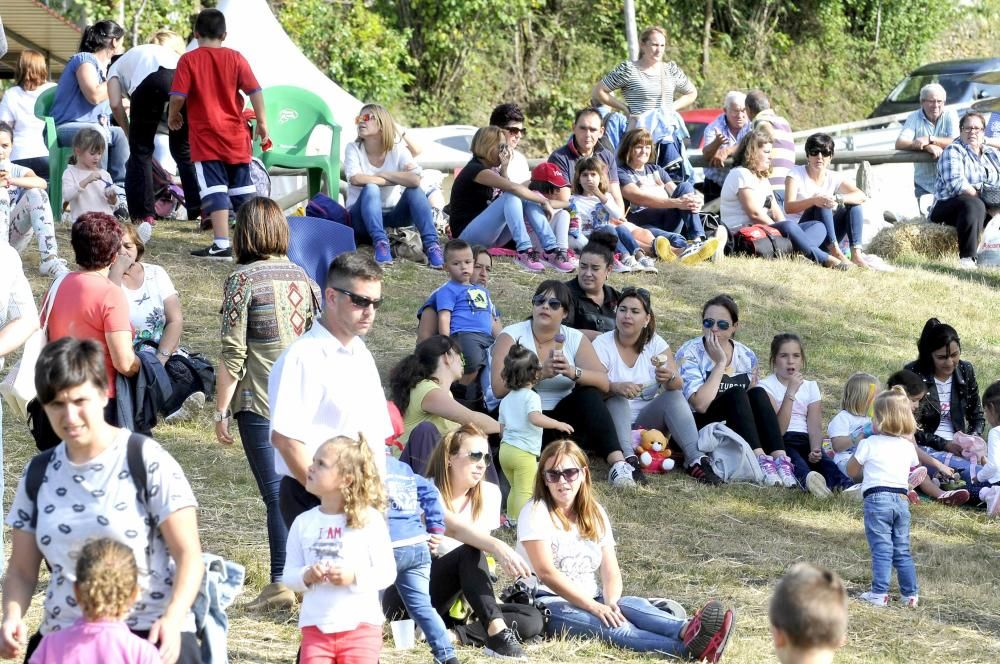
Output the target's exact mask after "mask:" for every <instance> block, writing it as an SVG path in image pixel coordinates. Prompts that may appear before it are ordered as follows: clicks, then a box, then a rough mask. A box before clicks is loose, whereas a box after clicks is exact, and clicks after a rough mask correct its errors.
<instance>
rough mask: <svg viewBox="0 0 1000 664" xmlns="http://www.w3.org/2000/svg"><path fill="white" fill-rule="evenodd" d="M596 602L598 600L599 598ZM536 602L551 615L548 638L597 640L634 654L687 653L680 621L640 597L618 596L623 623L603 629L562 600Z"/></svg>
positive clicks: (595, 619) (552, 598) (594, 619)
mask: <svg viewBox="0 0 1000 664" xmlns="http://www.w3.org/2000/svg"><path fill="white" fill-rule="evenodd" d="M597 601H599V602H600V601H602V600H601V598H600V597H598V598H597ZM538 602H539V603H541V604H543V605H544V606H545V608H546V609H548V610H549V611H550V612H551V616H550V617H549V622H548V624H546V625H545V633H546V634H547V635H548V636H550V637H552V636H557V635H561V634H566V635H568V636H580V637H585V638H595V637H596V638H598V639H600V640H602V641H605V642H607V643H611V644H613V645H616V646H618V647H619V648H627V649H629V650H633V651H636V652H659V653H664V654H667V655H674V656H677V657H683V656H685V655H686V654H687V649H686V648H685V647H684V642H683V641H682V640H681V629H682V628H683V627H684V621H683V620H678V619H677V618H674V617H673V616H672V615H670V614H669V613H667V612H665V611H660V610H659V609H658V608H656V607H655V606H653V605H652V604H650V603H649V602H648V601H647V600H645V599H642V598H640V597H622V598H621V599H619V600H618V608H619V609H621V612H622V614H623V615H624V616H625V619H626V620H627V622H626V623H625V624H624V625H622V626H621V627H615V628H614V629H611V628H609V627H605V625H604V623H602V622H601V619H600V618H598V617H597V616H595V615H594V614H592V613H590V612H588V611H584V610H583V609H580V608H577V607H575V606H573V605H572V604H570V603H569V602H567V601H566V600H565V599H563V598H562V597H558V596H551V595H550V596H544V597H539V598H538Z"/></svg>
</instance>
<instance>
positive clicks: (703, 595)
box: [3, 222, 1000, 664]
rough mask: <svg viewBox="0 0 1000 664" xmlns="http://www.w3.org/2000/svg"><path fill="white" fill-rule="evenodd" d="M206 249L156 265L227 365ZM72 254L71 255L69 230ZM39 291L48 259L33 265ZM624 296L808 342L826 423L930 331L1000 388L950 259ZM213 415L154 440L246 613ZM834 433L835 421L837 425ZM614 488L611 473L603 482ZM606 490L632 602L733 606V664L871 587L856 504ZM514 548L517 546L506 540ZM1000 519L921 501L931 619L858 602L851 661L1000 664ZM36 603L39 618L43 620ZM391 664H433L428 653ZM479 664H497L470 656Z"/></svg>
mask: <svg viewBox="0 0 1000 664" xmlns="http://www.w3.org/2000/svg"><path fill="white" fill-rule="evenodd" d="M205 241H206V237H205V235H203V234H198V233H196V232H193V231H191V230H190V228H189V226H188V225H187V224H181V223H174V222H171V223H163V224H161V225H160V226H158V227H157V229H156V237H155V239H154V241H153V242H152V243H151V244H150V246H149V247H148V249H147V253H146V260H147V262H150V263H157V264H160V265H162V266H164V267H165V268H166V269H167V270H168V272H169V273H170V275H171V277H172V278H173V279H174V282H175V284H176V285H177V287H178V289H179V290H180V292H181V299H182V303H183V306H184V314H185V320H186V326H185V328H186V329H185V334H184V338H183V343H184V344H185V345H188V346H190V347H192V348H194V349H196V350H198V351H201V352H204V353H206V354H208V355H209V356H212V357H213V358H215V357H217V351H218V343H217V337H218V311H219V303H220V297H221V287H222V281H223V279H224V278H225V276H226V274H227V273H228V272H229V270H231V268H232V265H231V264H229V263H215V262H207V261H204V260H200V261H199V260H195V259H192V258H191V257H190V256H188V251H189V250H190V249H192V248H195V247H198V246H201V245H202V244H203V243H204V242H205ZM60 244H61V252H62V253H63V255H67V254H68V253H69V242H68V238H67V237H66V231H65V229H62V228H61V229H60ZM24 258H25V264H26V265H27V266H28V270H29V272H30V274H31V276H32V277H33V286H34V288H35V291H36V293H39V294H40V293H41V290H42V288H43V283H42V281H41V280H40V279H38V278H35V277H36V270H35V268H34V266H35V265H37V262H36V261H37V256H36V255H35V254H33V253H29V254H26V255H25V257H24ZM493 275H494V276H493V282H492V284H491V286H492V292H493V294H494V297H495V299H496V301H497V304H498V305H499V306H500V308H501V309H502V311H503V312H504V314H505V320H508V321H513V320H517V319H521V318H523V317H525V316H526V315H527V313H528V309H529V307H528V304H529V299H530V295H531V292H532V290H533V285H534V284H535V283H537V280H538V278H537V277H535V276H532V275H528V274H526V273H524V272H521V271H518V270H515V269H514V268H513V267H512V266H511V264H510V263H508V262H503V261H498V263H497V266H496V269H495V270H494V273H493ZM441 280H442V276H441V274H440V273H434V272H432V271H430V270H427V269H424V268H418V267H416V266H414V265H412V264H404V265H397V266H394V267H392V268H390V269H389V271H388V275H387V279H386V284H385V291H384V294H385V297H386V298H387V304H386V306H385V307H383V308H382V309H380V310H379V313H378V318H377V320H376V324H375V328H374V330H373V332H372V333H371V335H370V336H369V338H368V343H369V345H370V346H371V348H372V351H373V353H374V354H375V357H376V360H377V362H378V365H379V368H380V370H381V372H382V374H383V377H385V376H386V375H387V373H388V370H389V368H390V367H391V366H392V365H393V364H394V363H395V362H396V361H397V360H398V359H399V358H400V357H401V356H402V355H403V354H405V353H406V352H407V350H408V349H410V348H411V347H412V343H413V338H414V331H415V317H414V312H415V310H416V308H417V306H418V304H419V303H420V302H421V301H422V300H423V298H424V296H425V295H426V293H428V292H429V291H430V290H431V289H432V288H434V287H435V286H436V285H437V284H439V283H440V282H441ZM612 283H613V284H615V285H617V286H621V285H623V284H625V283H637V284H642V285H644V286H645V287H647V288H649V289H650V290H651V292H652V294H653V301H654V306H655V310H656V314H657V318H658V324H659V325H658V326H659V331H660V332H661V334H663V336H664V337H665V338H666V339H667V340H668V341H669V342H670V343H671V345H672V346H674V347H675V348H676V347H677V346H678V345H679V344H680V343H681V342H683V341H684V340H686V339H688V338H690V337H693V336H695V335H696V334H698V333H699V329H700V323H699V321H700V305H701V303H702V302H704V301H705V300H706V299H708V298H709V297H711V296H712V295H714V294H716V293H719V292H728V293H731V294H732V295H733V296H734V297H735V298H736V300H737V301H738V302H739V303H740V305H741V307H742V313H741V319H742V323H743V329H742V331H741V333H740V338H741V340H742V341H744V342H745V343H747V344H748V345H749V346H750V347H751V348H753V349H754V350H756V351H757V353H758V355H760V356H762V357H766V354H767V347H768V344H769V342H770V339H771V337H772V335H774V334H775V333H778V332H783V331H794V332H797V333H799V334H800V335H801V336H802V337H803V339H804V340H805V344H806V351H807V354H808V360H809V363H808V371H807V373H808V374H809V375H810V377H811V378H814V379H816V380H818V381H819V384H820V387H821V389H822V391H823V406H824V416H825V417H824V420H828V419H829V418H830V417H831V416H832V415H833V414H834V413H835V412H836V411H837V409H838V402H839V393H840V390H841V389H842V386H843V383H844V381H845V380H846V378H847V377H848V376H849V375H850V374H851V373H852V372H854V371H857V370H865V371H869V372H871V373H874V374H875V375H877V376H880V377H882V378H884V377H885V376H887V375H888V374H889V373H890V372H891V371H894V370H895V369H897V368H899V367H900V366H901V365H902V364H903V363H904V362H905V361H907V360H910V359H912V358H913V357H914V356H915V354H916V338H917V336H918V335H919V332H920V329H921V327H922V326H923V323H924V321H925V320H926V319H927V318H928V317H930V316H938V317H940V318H941V319H943V320H945V321H947V322H949V323H951V324H953V325H954V326H955V327H956V328H957V329H958V331H959V332H960V334H961V335H962V341H963V357H964V358H965V359H968V360H970V361H972V362H973V363H974V364H975V366H976V369H977V372H978V375H979V381H980V385H981V386H982V387H985V385H986V384H988V383H989V382H991V381H992V380H996V379H998V378H1000V330H998V328H997V325H996V321H997V319H998V314H1000V306H998V297H997V287H998V286H1000V273H995V272H994V273H985V272H983V273H971V274H970V273H965V272H960V271H957V270H955V269H952V268H951V267H950V266H949V264H947V263H927V262H923V261H920V260H918V259H911V260H910V261H909V262H908V263H907V264H906V265H904V266H903V267H902V268H901V269H900V270H899V271H897V272H896V273H893V274H876V273H870V272H861V271H857V270H855V271H852V272H850V273H840V272H833V271H830V270H823V269H820V268H818V267H816V266H814V265H812V264H811V263H808V262H806V261H804V260H801V259H796V260H790V261H778V262H765V261H759V260H747V259H727V260H726V261H725V262H723V263H722V264H720V265H704V266H698V267H695V268H685V267H682V266H670V267H665V268H663V269H662V271H661V273H660V274H659V275H655V276H648V275H641V276H637V277H631V276H625V275H615V276H614V277H613V281H612ZM208 414H209V412H208V411H206V415H205V417H204V418H203V419H202V420H201V421H198V422H195V423H190V424H187V425H183V426H165V425H162V426H161V427H159V428H158V429H157V431H156V437H157V439H158V440H160V441H161V442H163V443H164V444H165V445H166V446H167V448H168V449H169V450H170V451H171V452H172V453H173V454H174V455H176V457H177V458H178V459H179V460H180V462H181V464H182V465H183V467H184V468H185V471H186V472H187V475H188V478H189V479H190V481H191V483H192V485H193V486H194V488H195V492H196V494H197V495H198V498H199V501H200V503H201V509H200V520H201V533H202V537H203V542H204V546H205V549H206V550H208V551H211V552H214V553H219V554H222V555H224V556H226V557H228V558H232V559H234V560H237V561H238V562H240V563H242V564H244V565H245V566H246V567H247V570H248V587H247V589H246V592H245V595H244V597H243V598H241V599H242V600H246V599H251V598H253V597H254V596H256V594H257V592H258V591H259V589H260V587H261V586H262V585H263V584H265V583H266V582H267V578H266V576H267V558H268V553H267V542H266V536H265V530H264V510H263V506H262V503H261V501H260V499H259V498H258V495H257V488H256V485H255V484H254V481H253V479H252V477H251V475H250V472H249V468H248V466H247V462H246V459H245V457H244V455H243V451H242V449H241V448H240V447H239V446H238V445H237V446H235V447H232V448H226V447H223V446H221V445H219V444H218V443H216V442H215V439H214V434H213V430H212V425H211V422H210V418H209V416H208ZM824 423H825V422H824ZM3 439H4V446H5V448H6V450H5V451H6V463H5V464H4V473H5V476H6V480H7V494H8V504H9V497H10V494H11V493H12V491H13V487H14V485H15V483H16V480H17V478H18V477H19V475H20V473H21V470H22V468H23V467H24V463H25V462H26V460H27V459H28V458H29V456H30V455H31V453H32V451H33V444H32V443H31V441H30V438H29V436H28V434H27V432H26V429H25V427H24V425H23V424H22V423H21V422H19V421H18V419H17V417H16V416H15V415H12V414H10V413H8V414H7V415H6V417H5V418H4V436H3ZM596 476H597V477H602V478H603V477H604V473H603V469H601V470H599V471H598V472H597V474H596ZM605 486H606V485H605V483H604V482H603V481H601V482H598V491H599V492H600V495H601V498H602V499H603V501H604V503H605V505H606V506H607V508H608V511H609V512H610V514H611V518H612V521H613V523H614V525H615V535H616V539H617V540H618V543H619V558H620V560H621V562H622V568H623V571H624V575H625V591H626V592H627V593H630V594H637V595H646V596H670V597H674V598H676V599H678V600H680V601H681V602H682V603H684V604H685V605H686V606H688V607H689V608H694V607H695V606H696V605H697V604H698V603H699V602H701V601H703V600H705V599H708V598H710V597H716V598H719V599H722V600H723V601H725V602H728V603H731V604H733V605H734V606H735V607H736V609H737V612H738V617H737V631H736V634H735V636H734V638H733V640H732V641H731V645H730V648H729V650H728V651H727V657H726V658H725V659H724V661H726V662H735V663H747V664H751V663H753V664H757V663H759V662H772V661H776V660H774V658H773V655H772V654H771V648H770V640H769V634H768V629H767V620H766V607H767V601H768V598H769V596H770V591H771V588H772V586H773V584H774V582H775V581H776V580H777V578H778V577H779V576H780V575H781V573H782V571H783V570H784V569H785V567H787V566H788V565H789V564H790V563H792V562H794V561H799V560H809V561H812V562H816V563H819V564H822V565H826V566H829V567H831V568H833V569H836V570H837V571H838V572H840V574H841V575H843V577H844V578H845V580H846V581H847V583H848V586H849V590H850V592H851V594H852V595H857V594H859V593H860V592H863V591H864V590H866V589H867V587H868V583H869V580H870V570H869V557H868V549H867V545H866V543H865V539H864V533H863V527H862V520H861V508H860V504H858V503H846V502H843V501H839V500H836V499H835V500H830V501H827V502H819V501H817V500H815V499H813V498H811V497H810V496H808V495H802V494H800V493H797V492H793V491H788V490H782V489H771V488H767V489H765V488H760V487H754V486H727V487H723V488H721V489H715V490H713V489H708V488H705V487H702V486H700V485H697V484H696V483H694V482H693V481H692V480H689V479H688V478H687V477H686V476H683V475H681V474H676V473H675V474H671V475H668V476H664V477H659V478H655V479H654V480H653V481H652V483H651V485H650V487H649V488H646V489H641V490H638V491H635V492H611V491H608V490H606V488H605ZM505 536H506V535H505ZM998 540H1000V522H998V521H992V522H991V521H988V520H987V519H986V518H985V516H984V514H983V513H982V511H976V510H968V509H948V508H942V507H938V506H937V505H931V504H927V503H924V504H921V505H919V506H917V507H915V508H914V509H913V531H912V541H913V551H914V558H915V560H916V563H917V570H918V575H919V579H920V583H921V593H920V594H921V601H922V604H921V607H920V608H919V609H918V610H916V611H910V610H904V609H901V608H890V609H888V610H879V609H875V608H873V607H868V606H866V605H862V604H860V603H859V602H857V601H852V602H851V622H850V635H849V642H848V644H847V646H846V647H845V648H844V649H843V651H842V652H841V654H840V655H839V656H838V658H837V661H838V662H844V663H846V662H856V663H861V662H864V663H866V664H868V663H873V662H918V661H920V662H927V661H935V662H958V661H962V662H983V663H985V662H995V661H997V659H998V657H1000V642H998V635H1000V618H998V616H1000V590H998V589H1000V551H998V548H997V542H998ZM40 601H41V596H40V594H39V596H38V597H36V606H35V610H34V611H33V612H32V615H33V616H37V615H38V610H37V606H38V603H40ZM296 618H297V616H295V615H272V616H259V615H252V614H248V613H246V612H244V611H243V610H242V609H241V608H240V606H239V605H237V606H236V607H235V608H234V609H232V610H231V611H230V619H231V628H230V655H231V660H232V661H233V662H288V661H293V660H294V656H295V651H296V647H297V641H298V634H297V628H296ZM389 648H391V645H387V650H386V652H385V654H384V656H383V661H385V662H390V663H406V664H409V663H411V662H412V663H416V662H426V661H429V657H428V651H427V650H425V649H424V648H423V647H419V648H418V649H416V650H414V651H411V652H409V653H395V652H393V651H391V650H389ZM529 654H530V656H531V659H532V660H533V661H555V662H583V661H595V660H596V661H629V662H631V661H642V660H643V658H641V657H638V656H636V655H632V654H629V653H625V652H622V651H618V650H614V649H610V648H606V647H603V646H599V645H597V644H594V643H587V642H572V641H570V642H550V643H546V644H544V645H541V646H533V647H531V648H530V650H529ZM460 656H461V658H462V660H463V661H470V662H473V661H486V658H483V657H481V656H479V654H478V653H477V652H476V651H472V650H467V649H462V650H460Z"/></svg>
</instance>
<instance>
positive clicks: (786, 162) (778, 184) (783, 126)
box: [752, 108, 795, 200]
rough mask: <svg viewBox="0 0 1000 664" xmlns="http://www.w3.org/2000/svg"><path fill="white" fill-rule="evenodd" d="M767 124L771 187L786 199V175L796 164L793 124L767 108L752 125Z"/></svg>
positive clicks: (755, 126)
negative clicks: (769, 145) (769, 135)
mask: <svg viewBox="0 0 1000 664" xmlns="http://www.w3.org/2000/svg"><path fill="white" fill-rule="evenodd" d="M761 124H764V125H767V127H768V130H769V131H770V132H771V139H772V140H771V173H770V174H769V175H768V176H767V178H768V181H769V182H770V183H771V189H772V190H773V191H774V193H776V194H778V195H779V198H780V199H781V200H784V199H785V176H787V175H788V171H789V170H790V169H791V168H792V166H794V165H795V141H794V140H792V126H791V125H790V124H788V120H786V119H785V118H783V117H781V116H780V115H778V114H777V113H775V112H774V111H773V110H772V109H770V108H766V109H764V110H763V111H761V112H760V113H758V114H757V116H756V117H755V118H754V119H753V124H752V127H753V128H754V129H756V128H757V127H758V126H760V125H761Z"/></svg>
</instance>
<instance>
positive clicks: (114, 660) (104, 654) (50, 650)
mask: <svg viewBox="0 0 1000 664" xmlns="http://www.w3.org/2000/svg"><path fill="white" fill-rule="evenodd" d="M28 662H29V664H160V653H159V652H158V651H157V649H156V646H154V645H153V644H152V643H150V642H149V641H146V640H145V639H142V638H140V637H138V636H136V635H135V634H133V633H132V632H130V631H129V629H128V627H127V626H126V625H125V623H123V622H121V621H117V620H101V621H98V622H86V621H85V620H82V619H81V620H77V621H76V622H75V623H73V626H72V627H68V628H67V629H62V630H59V631H58V632H51V633H50V634H48V635H47V636H46V637H45V638H44V639H42V643H41V644H40V645H39V646H38V649H37V650H35V652H34V653H32V655H31V659H30V660H28Z"/></svg>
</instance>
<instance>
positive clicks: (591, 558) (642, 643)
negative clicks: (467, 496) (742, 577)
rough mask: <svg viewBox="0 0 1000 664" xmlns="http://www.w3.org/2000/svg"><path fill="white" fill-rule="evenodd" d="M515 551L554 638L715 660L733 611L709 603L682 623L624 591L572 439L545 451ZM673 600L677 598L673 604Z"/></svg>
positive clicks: (607, 524) (606, 523)
mask: <svg viewBox="0 0 1000 664" xmlns="http://www.w3.org/2000/svg"><path fill="white" fill-rule="evenodd" d="M517 550H518V551H519V552H523V554H524V555H525V557H526V558H527V559H528V562H529V563H530V564H531V568H532V571H533V572H534V573H535V574H536V575H537V576H538V582H539V585H538V594H537V597H536V603H537V604H538V605H539V606H541V607H544V609H545V610H546V611H548V612H549V614H550V617H549V621H548V623H547V624H546V626H545V631H546V634H548V635H550V636H556V635H563V634H565V635H569V636H579V637H590V638H598V639H600V640H602V641H607V642H609V643H612V644H614V645H616V646H618V647H621V648H627V649H629V650H635V651H639V652H649V653H659V654H662V655H666V656H671V657H687V658H691V659H696V660H698V661H702V660H706V661H709V662H718V661H719V659H721V657H722V654H723V651H724V650H725V648H726V644H727V643H728V641H729V637H730V636H731V635H732V632H733V627H734V625H735V621H736V614H735V613H734V612H733V610H732V609H728V610H727V609H726V608H725V607H724V606H723V605H722V603H721V602H718V601H715V600H712V601H710V602H708V603H707V604H705V606H703V607H702V608H701V609H700V610H699V611H698V612H697V613H695V615H694V617H692V618H691V619H690V620H685V619H684V618H683V617H680V616H677V615H675V614H674V613H673V611H676V610H678V609H679V607H678V608H674V607H673V606H669V605H667V608H670V609H672V611H667V610H663V609H660V608H658V607H657V606H655V605H653V604H652V603H651V602H650V601H649V600H646V599H642V598H640V597H628V596H624V597H623V596H622V573H621V568H619V566H618V555H617V553H616V551H615V538H614V535H613V534H612V532H611V521H610V520H609V519H608V514H607V512H606V511H605V510H604V508H603V507H602V506H601V504H600V503H598V502H597V499H596V497H595V496H594V491H593V488H592V486H591V478H590V469H589V468H588V467H587V456H586V455H585V454H584V453H583V451H582V450H581V449H580V448H579V447H578V446H577V445H576V443H574V442H573V441H571V440H559V441H556V442H554V443H551V444H550V445H549V446H548V447H546V448H545V449H544V450H543V451H542V456H541V458H540V459H539V461H538V475H537V476H536V478H535V490H534V494H533V495H532V501H531V502H529V503H528V504H527V505H525V506H524V509H522V510H521V514H520V516H519V517H518V520H517ZM671 604H673V603H671Z"/></svg>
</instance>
